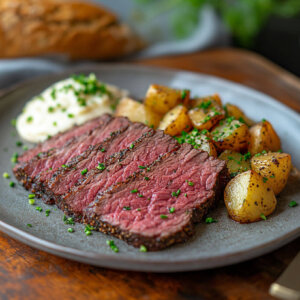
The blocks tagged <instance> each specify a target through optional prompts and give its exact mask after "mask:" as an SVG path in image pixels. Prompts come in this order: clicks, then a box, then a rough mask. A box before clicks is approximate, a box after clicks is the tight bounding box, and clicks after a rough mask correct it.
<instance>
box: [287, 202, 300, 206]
mask: <svg viewBox="0 0 300 300" xmlns="http://www.w3.org/2000/svg"><path fill="white" fill-rule="evenodd" d="M295 206H298V203H297V202H296V201H291V202H290V203H289V207H295Z"/></svg>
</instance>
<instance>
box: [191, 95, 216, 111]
mask: <svg viewBox="0 0 300 300" xmlns="http://www.w3.org/2000/svg"><path fill="white" fill-rule="evenodd" d="M203 103H204V105H203ZM198 106H202V108H203V106H206V107H208V106H218V107H220V108H222V101H221V98H220V96H219V95H218V94H214V95H210V96H206V97H200V98H195V99H191V100H190V102H189V108H195V107H198Z"/></svg>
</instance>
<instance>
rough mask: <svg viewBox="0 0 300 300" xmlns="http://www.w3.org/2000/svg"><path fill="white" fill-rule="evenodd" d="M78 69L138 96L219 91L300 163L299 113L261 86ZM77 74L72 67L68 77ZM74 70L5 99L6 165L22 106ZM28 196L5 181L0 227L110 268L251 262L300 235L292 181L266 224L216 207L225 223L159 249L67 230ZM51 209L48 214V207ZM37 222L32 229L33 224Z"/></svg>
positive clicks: (140, 70)
mask: <svg viewBox="0 0 300 300" xmlns="http://www.w3.org/2000/svg"><path fill="white" fill-rule="evenodd" d="M78 72H85V73H89V72H95V73H96V75H97V76H98V78H101V80H103V81H105V82H108V83H112V84H116V85H118V86H120V87H122V88H126V89H128V90H129V91H130V92H131V94H132V95H133V96H135V97H137V98H141V97H143V95H144V93H145V91H146V89H147V86H148V85H149V84H150V83H154V82H156V83H160V84H165V85H170V86H173V87H178V88H187V89H191V90H192V92H193V94H194V95H207V94H211V93H216V92H217V93H219V94H220V95H221V97H222V99H224V101H225V102H227V101H230V102H232V103H236V104H238V105H240V106H241V107H242V108H243V109H244V110H245V111H246V112H247V114H248V115H249V116H250V117H251V118H253V119H254V120H261V119H262V118H267V119H268V120H270V121H271V122H272V123H273V125H274V126H275V128H276V130H277V132H278V133H279V135H280V136H281V138H282V144H283V149H284V150H285V151H287V152H289V153H291V154H292V157H293V163H294V164H295V165H296V166H297V167H298V168H299V167H300V152H299V145H300V132H299V128H300V118H299V115H298V114H297V113H296V112H294V111H292V110H290V109H289V108H287V107H286V106H284V105H282V104H281V103H279V102H277V101H275V100H274V99H272V98H270V97H268V96H266V95H263V94H261V93H259V92H257V91H254V90H251V89H249V88H246V87H243V86H241V85H238V84H235V83H231V82H228V81H225V80H221V79H218V78H214V77H211V76H206V75H201V74H194V73H188V72H181V71H178V72H176V71H170V70H162V69H154V68H146V67H137V66H131V65H98V66H97V67H95V68H93V69H85V70H84V69H82V70H80V71H78ZM70 73H72V72H69V74H70ZM67 75H68V74H60V75H52V76H49V77H43V78H39V79H36V80H34V81H31V82H27V83H24V84H22V85H20V86H18V87H17V88H15V89H13V90H11V91H9V92H7V93H6V94H5V95H3V96H2V97H1V98H0V130H1V149H0V170H1V173H3V172H4V171H8V172H10V173H11V162H10V157H11V155H12V153H13V152H15V151H20V148H18V147H17V146H16V141H17V140H18V139H19V138H18V137H17V136H16V134H15V131H14V128H13V127H12V126H11V125H10V120H11V119H13V118H15V117H16V116H17V115H18V114H19V113H20V111H21V110H22V108H23V105H24V104H25V102H26V101H28V100H29V99H30V98H31V97H32V96H34V95H36V94H37V93H39V92H41V91H42V90H43V89H44V88H46V87H48V86H49V85H50V84H51V83H54V82H55V81H57V80H59V79H62V78H64V77H66V76H67ZM27 195H28V193H27V192H26V191H25V190H24V189H23V188H22V187H21V186H19V185H17V186H16V187H15V188H10V187H9V181H8V180H7V179H1V180H0V229H1V230H2V231H3V232H5V233H7V234H8V235H10V236H12V237H14V238H16V239H18V240H20V241H22V242H24V243H26V244H29V245H31V246H33V247H36V248H39V249H42V250H45V251H47V252H50V253H52V254H56V255H59V256H63V257H66V258H70V259H73V260H77V261H81V262H86V263H90V264H93V265H97V266H104V267H110V268H118V269H127V270H139V271H158V272H171V271H185V270H198V269H206V268H213V267H217V266H224V265H229V264H232V263H237V262H240V261H243V260H246V259H250V258H253V257H256V256H259V255H262V254H264V253H267V252H269V251H271V250H274V249H276V248H278V247H280V246H282V245H284V244H286V243H288V242H289V241H291V240H293V239H295V238H297V237H298V236H299V234H300V218H299V216H300V215H299V213H300V205H299V206H298V207H295V208H289V207H288V203H289V202H290V201H291V200H296V201H298V203H299V204H300V201H299V200H300V185H299V182H298V183H296V182H293V181H290V182H289V184H288V186H287V188H286V189H285V191H284V192H283V193H282V195H281V196H280V197H279V199H278V200H279V201H278V202H279V205H278V208H277V210H276V212H275V213H274V214H273V215H272V216H271V217H270V218H268V220H267V221H264V222H258V223H253V224H248V225H240V224H238V223H235V222H234V221H232V220H230V219H229V218H228V217H227V213H226V209H225V207H224V206H223V205H222V204H220V205H219V207H218V208H217V209H216V210H215V211H212V212H211V214H210V215H211V216H212V217H214V218H215V219H217V220H218V223H213V224H209V225H207V224H199V225H198V226H197V230H196V234H195V236H194V237H193V238H192V239H191V240H190V241H189V242H187V243H185V244H181V245H176V246H173V247H171V248H169V249H166V250H164V251H160V252H153V253H140V252H139V251H138V250H137V249H135V248H133V247H131V246H128V245H127V244H126V243H124V242H122V241H120V240H117V239H115V243H116V245H117V246H118V247H119V249H120V252H119V253H114V252H112V251H111V250H110V249H109V247H108V246H107V245H106V243H105V242H106V240H107V238H108V237H107V236H105V235H104V234H101V233H98V232H94V233H93V235H91V236H86V235H85V234H84V230H83V229H84V227H83V225H81V224H76V225H75V226H74V228H75V232H74V233H73V234H70V233H68V232H67V228H68V227H69V226H68V225H65V224H64V223H63V221H62V217H63V214H62V212H61V211H59V210H55V207H47V206H46V205H44V204H41V203H40V201H38V204H39V205H41V206H42V207H43V209H44V211H43V212H38V211H36V210H35V207H34V206H31V205H29V204H28V200H27ZM49 208H50V210H51V213H50V215H49V216H48V217H46V216H45V210H46V209H49ZM27 223H31V224H32V228H29V227H27V226H26V224H27Z"/></svg>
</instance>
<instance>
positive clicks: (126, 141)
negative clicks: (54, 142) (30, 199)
mask: <svg viewBox="0 0 300 300" xmlns="http://www.w3.org/2000/svg"><path fill="white" fill-rule="evenodd" d="M153 134H154V130H153V129H151V128H149V127H147V126H145V125H143V124H142V123H133V124H132V125H130V126H129V127H127V128H126V129H124V130H123V131H116V132H114V134H113V135H112V136H111V137H110V138H108V139H107V140H105V141H104V142H102V143H100V144H98V145H96V146H93V147H90V148H89V149H88V150H86V151H85V152H84V153H82V154H81V155H79V156H77V157H75V158H74V159H72V161H71V162H70V163H68V166H66V167H65V168H60V169H59V170H58V171H57V172H56V173H55V174H54V175H53V176H52V178H51V180H50V181H49V184H48V186H45V187H44V191H43V192H44V194H45V197H48V198H52V199H54V198H55V197H58V196H60V195H63V194H65V193H66V192H68V191H69V189H70V188H71V187H72V186H74V185H75V184H76V183H77V182H78V180H79V179H81V178H84V177H86V176H88V175H89V171H90V170H92V169H94V168H96V167H97V166H98V165H99V164H100V163H103V162H105V160H107V159H108V158H109V157H110V156H112V155H113V154H114V153H116V152H119V151H120V150H122V149H125V148H127V147H129V146H130V144H131V143H132V142H134V141H135V140H137V139H138V138H141V137H143V136H148V137H149V136H152V135H153Z"/></svg>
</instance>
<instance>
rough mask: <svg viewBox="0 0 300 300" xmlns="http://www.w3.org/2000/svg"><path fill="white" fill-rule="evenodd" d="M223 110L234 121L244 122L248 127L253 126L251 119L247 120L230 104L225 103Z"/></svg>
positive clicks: (241, 112)
mask: <svg viewBox="0 0 300 300" xmlns="http://www.w3.org/2000/svg"><path fill="white" fill-rule="evenodd" d="M224 109H225V112H226V113H227V115H228V116H229V117H234V118H235V119H236V120H239V121H240V122H242V123H244V122H245V123H246V124H247V125H248V126H252V125H254V122H253V121H252V120H251V119H249V118H248V117H247V116H246V115H245V114H244V112H243V111H242V110H241V109H240V108H239V107H237V106H236V105H233V104H231V103H226V104H225V105H224Z"/></svg>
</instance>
